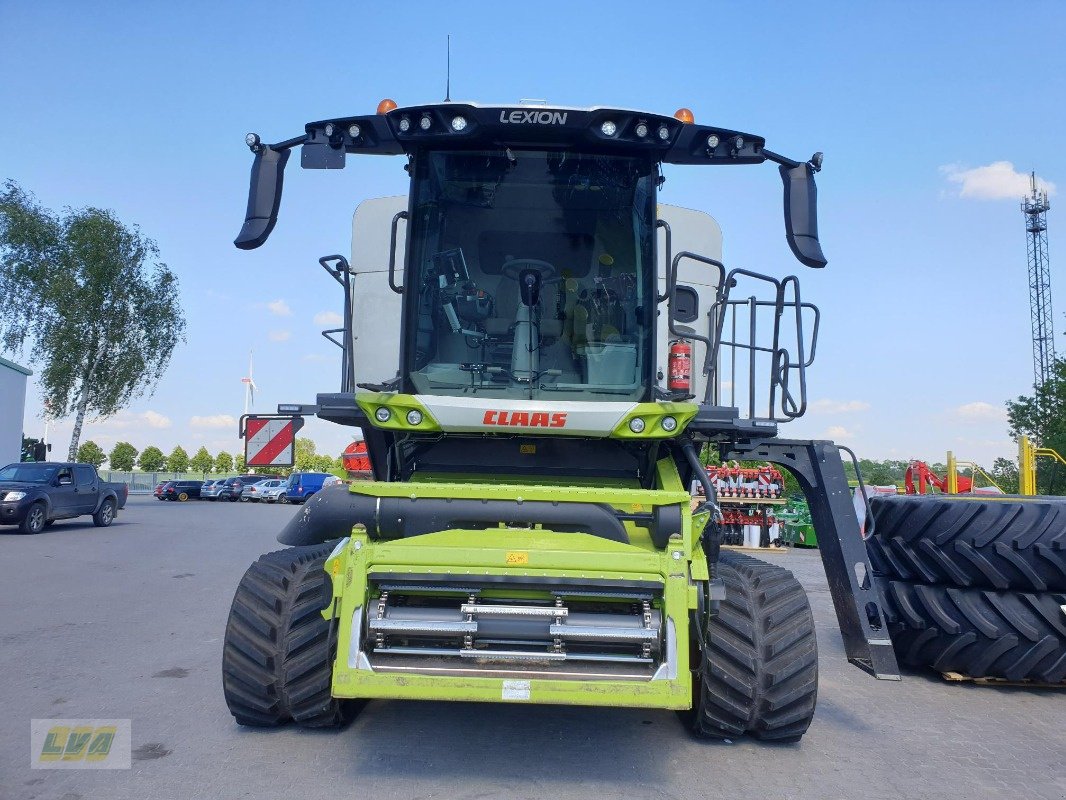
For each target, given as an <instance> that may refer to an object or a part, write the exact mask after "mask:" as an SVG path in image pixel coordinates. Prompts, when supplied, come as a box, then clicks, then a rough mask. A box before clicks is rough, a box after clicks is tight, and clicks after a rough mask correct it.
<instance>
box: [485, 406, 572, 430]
mask: <svg viewBox="0 0 1066 800" xmlns="http://www.w3.org/2000/svg"><path fill="white" fill-rule="evenodd" d="M482 422H483V423H484V424H485V425H502V426H504V427H511V428H565V427H566V414H565V413H563V412H559V411H556V412H550V411H496V410H490V411H486V412H485V418H484V419H483V420H482Z"/></svg>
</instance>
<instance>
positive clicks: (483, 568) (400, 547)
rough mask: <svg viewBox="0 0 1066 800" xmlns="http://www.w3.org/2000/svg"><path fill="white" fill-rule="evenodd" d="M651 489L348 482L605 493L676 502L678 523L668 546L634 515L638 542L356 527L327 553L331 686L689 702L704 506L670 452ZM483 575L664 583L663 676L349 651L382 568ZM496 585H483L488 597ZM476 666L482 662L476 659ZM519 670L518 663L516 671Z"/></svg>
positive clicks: (442, 696) (400, 490)
mask: <svg viewBox="0 0 1066 800" xmlns="http://www.w3.org/2000/svg"><path fill="white" fill-rule="evenodd" d="M656 484H657V487H658V488H655V489H639V488H629V487H622V486H580V487H579V486H559V485H529V484H518V483H513V484H491V483H469V482H447V483H445V482H431V481H428V480H426V477H425V476H423V478H422V480H420V481H419V482H417V483H414V482H412V483H365V484H354V485H352V487H351V491H352V492H358V493H362V494H367V495H371V496H379V497H444V498H449V497H450V498H491V499H497V500H498V499H518V498H522V499H523V500H530V501H532V500H550V501H559V502H567V501H569V502H597V503H608V504H610V505H612V506H614V507H615V508H618V509H623V510H626V511H649V510H651V509H652V507H653V506H656V505H674V504H679V505H680V506H681V510H682V521H683V524H682V533H681V535H680V536H677V535H675V536H673V537H672V538H671V540H670V542H669V544H668V546H667V547H666V548H665V549H658V548H656V547H655V546H654V545H653V544H652V541H651V538H650V536H649V535H648V532H647V530H646V529H643V528H640V527H639V526H636V525H633V524H632V523H629V522H627V523H626V528H627V530H628V532H629V534H630V540H631V541H630V543H628V544H625V543H621V542H616V541H610V540H607V539H603V538H600V537H597V536H591V535H588V534H584V533H572V532H560V531H553V530H549V529H545V528H505V527H500V528H491V529H487V530H446V531H440V532H437V533H430V534H426V535H423V536H417V537H413V538H409V539H396V540H389V541H375V540H371V539H370V538H369V537H367V535H366V533H365V532H364V531H363V530H362V528H360V527H358V526H357V527H356V528H355V529H354V530H353V532H352V535H351V537H350V538H348V539H347V540H345V541H343V542H342V543H341V545H339V546H338V548H337V550H335V551H334V553H333V554H332V555H331V556H330V558H329V559H328V560H327V562H326V565H325V569H326V572H327V574H328V575H330V576H331V578H332V585H333V603H332V604H331V605H330V606H329V607H328V608H327V609H326V611H324V612H323V614H324V616H325V617H326V618H327V619H329V618H332V617H335V618H336V619H337V623H336V624H337V658H336V661H335V663H334V668H333V687H332V691H333V694H334V696H336V697H343V698H387V699H417V700H461V701H482V702H501V701H511V702H527V703H552V704H571V705H605V706H630V707H646V708H663V709H685V708H689V707H690V705H691V702H692V676H691V673H690V665H689V617H690V611H691V610H692V609H694V608H695V607H696V584H695V583H694V581H705V580H707V566H706V562H705V560H704V558H703V555H702V551H701V550H700V547H699V544H698V538H697V537H698V533H699V532H700V531H701V530H702V527H703V525H704V524H705V523H706V521H707V514H697V515H695V517H693V515H692V514H691V512H690V510H689V494H688V493H687V492H686V491H684V488H683V487H682V485H681V481H680V479H679V477H678V474H677V470H676V467H675V465H674V464H673V462H672V461H671V460H669V459H663V460H662V461H660V462H659V464H658V465H657V476H656ZM395 572H403V573H407V574H425V575H443V574H446V575H451V576H456V575H458V576H464V577H469V578H471V579H475V580H476V579H477V578H478V577H479V576H507V575H514V576H529V577H537V578H542V579H544V582H545V583H547V584H549V585H550V584H551V581H552V579H553V578H576V579H582V580H642V581H650V582H654V583H657V584H660V585H661V586H662V600H661V604H660V602H659V601H656V603H655V605H656V607H657V608H658V609H659V611H660V612H661V614H662V617H663V628H664V630H665V631H668V635H667V638H666V644H665V648H666V651H667V652H665V653H664V659H665V661H666V662H668V664H669V668H668V669H667V670H662V669H660V672H663V673H664V674H663V675H662V676H661V677H659V678H658V679H655V680H622V679H618V678H617V677H614V676H611V677H610V679H595V678H592V679H589V678H584V679H580V680H577V679H555V678H542V677H536V676H535V675H523V676H521V677H515V676H513V675H511V676H507V677H495V676H491V677H483V676H476V677H473V676H465V675H462V674H451V675H429V674H418V673H414V672H403V673H396V672H383V671H382V672H377V671H373V670H372V669H370V668H369V665H368V664H365V663H363V664H362V665H360V662H359V660H358V659H357V658H356V659H355V660H354V661H353V660H352V656H351V655H350V654H351V653H355V652H357V651H358V649H359V648H358V643H356V645H357V646H356V647H355V648H354V649H353V648H352V636H353V624H355V621H356V620H360V619H362V616H363V615H364V614H365V609H366V608H367V607H368V605H369V604H371V603H373V602H374V601H375V598H374V597H372V596H371V584H372V583H373V580H374V576H375V575H377V574H381V573H395ZM496 592H506V593H507V594H508V595H509V596H511V597H516V596H523V594H524V595H525V596H529V597H537V596H543V594H544V593H543V592H538V591H537V590H536V589H532V590H526V592H524V593H523V592H522V591H521V590H520V589H517V590H516V589H513V588H511V589H508V588H506V586H505V587H504V588H500V589H496ZM493 593H494V592H493V590H488V591H486V592H485V596H486V597H491V596H492V595H493ZM471 666H472V667H474V665H471ZM515 671H516V672H517V671H520V670H519V669H517V668H516V670H515Z"/></svg>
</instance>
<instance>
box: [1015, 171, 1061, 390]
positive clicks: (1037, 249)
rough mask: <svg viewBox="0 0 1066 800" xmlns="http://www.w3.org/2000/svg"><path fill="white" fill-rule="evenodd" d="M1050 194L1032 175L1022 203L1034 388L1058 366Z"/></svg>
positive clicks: (1040, 384)
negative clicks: (1050, 257)
mask: <svg viewBox="0 0 1066 800" xmlns="http://www.w3.org/2000/svg"><path fill="white" fill-rule="evenodd" d="M1049 208H1051V205H1050V204H1049V203H1048V201H1047V191H1040V190H1038V189H1037V188H1036V173H1035V172H1032V173H1030V174H1029V196H1028V197H1026V198H1025V199H1024V200H1022V214H1023V215H1024V216H1025V249H1026V252H1027V254H1028V256H1029V310H1030V313H1031V314H1032V317H1033V386H1034V387H1036V386H1042V385H1043V384H1044V382H1045V381H1047V380H1048V379H1049V378H1050V377H1051V370H1052V367H1053V365H1054V363H1055V330H1054V327H1053V326H1052V314H1051V265H1050V263H1049V262H1048V255H1047V212H1048V209H1049Z"/></svg>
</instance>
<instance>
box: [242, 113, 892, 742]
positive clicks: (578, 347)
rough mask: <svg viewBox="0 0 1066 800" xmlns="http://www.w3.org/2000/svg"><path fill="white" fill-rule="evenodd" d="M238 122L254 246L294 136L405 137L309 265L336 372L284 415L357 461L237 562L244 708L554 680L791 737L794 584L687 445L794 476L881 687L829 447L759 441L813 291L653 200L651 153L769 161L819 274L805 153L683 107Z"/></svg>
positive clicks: (808, 631)
mask: <svg viewBox="0 0 1066 800" xmlns="http://www.w3.org/2000/svg"><path fill="white" fill-rule="evenodd" d="M247 143H248V145H249V147H250V148H251V150H252V152H253V153H254V162H253V167H252V179H251V189H250V196H249V201H248V213H247V218H246V220H245V224H244V227H243V229H242V230H241V233H240V235H239V236H238V238H237V240H236V245H237V246H238V247H239V248H242V249H245V250H251V249H254V248H256V247H258V246H260V245H261V244H263V242H264V241H265V240H266V238H267V237H268V236H269V235H270V233H271V231H272V230H273V228H274V226H275V223H276V221H277V216H278V210H279V206H280V201H281V189H282V175H283V172H284V168H285V164H286V161H287V160H288V157H289V154H290V152H291V151H292V149H293V148H296V147H300V149H301V158H300V161H301V165H302V166H303V167H305V168H309V169H339V168H342V167H343V166H344V165H345V161H346V157H347V156H349V155H352V156H354V155H364V154H377V155H396V156H400V157H402V158H403V160H404V162H405V168H406V170H407V171H408V173H409V174H410V180H411V186H410V192H409V194H408V195H407V196H406V197H402V198H382V199H379V200H373V201H367V202H366V203H364V204H362V205H361V206H360V207H359V209H357V210H356V213H355V217H354V219H353V249H352V257H351V261H349V260H348V259H347V258H346V257H343V256H339V255H338V256H326V257H324V258H322V259H320V262H321V264H322V266H323V267H325V269H326V270H327V271H328V272H329V273H330V275H331V276H332V277H334V278H335V279H336V280H337V282H338V283H339V284H341V286H342V288H343V290H344V315H343V320H344V323H343V326H342V327H341V328H339V329H337V330H334V331H329V332H326V333H327V335H328V336H330V337H334V338H333V340H334V342H335V343H336V344H338V345H339V346H340V347H341V353H342V355H341V382H340V383H341V385H340V391H339V392H331V393H323V394H319V395H318V396H317V400H316V402H314V403H308V404H291V405H281V406H279V407H278V416H281V417H285V416H288V417H291V418H293V419H298V418H302V417H305V416H311V415H315V416H318V417H319V418H322V419H325V420H329V421H332V422H335V423H339V424H343V425H348V426H353V427H354V428H357V429H359V431H361V434H362V437H363V438H364V439H365V441H366V444H367V451H368V454H369V456H370V461H371V466H372V470H373V475H374V479H375V480H374V481H364V482H359V483H355V484H352V485H350V486H334V487H327V488H325V489H323V491H321V492H320V493H318V495H316V496H315V497H314V498H312V499H311V500H309V501H308V503H307V504H306V505H305V506H304V507H303V508H302V509H301V510H300V512H299V513H298V514H296V515H295V516H294V517H293V519H292V521H291V522H290V523H289V524H288V526H287V527H286V528H285V529H284V530H283V531H282V532H281V534H280V535H279V537H278V539H279V541H280V542H281V543H282V544H285V545H288V546H289V547H288V548H287V549H283V550H279V551H277V552H274V553H270V554H268V555H265V556H263V557H262V558H260V559H259V560H258V561H257V562H256V563H255V564H253V565H252V566H251V567H250V568H249V570H248V571H247V573H246V574H245V576H244V578H243V579H242V580H241V583H240V585H239V587H238V590H237V594H236V597H235V598H234V601H233V607H232V611H231V613H230V618H229V623H228V625H227V629H226V637H225V647H224V663H223V681H224V688H225V696H226V701H227V703H228V706H229V709H230V711H231V712H232V714H233V716H234V717H235V718H236V720H237V721H238V722H239V723H241V724H244V725H258V726H266V725H276V724H281V723H284V722H287V721H290V720H292V721H295V722H296V723H298V724H300V725H304V726H311V727H325V726H336V725H340V724H343V723H344V722H345V721H346V720H347V719H348V718H349V717H350V715H351V713H352V711H353V709H355V708H357V707H358V706H357V704H356V703H355V702H354V701H360V700H366V699H369V698H385V699H412V700H457V701H481V702H512V703H556V704H579V705H589V706H596V705H608V706H629V707H643V708H661V709H675V710H677V711H679V712H682V713H683V717H684V718H685V719H686V720H687V724H688V725H690V726H691V728H692V729H693V730H694V731H695V732H696V733H697V734H699V735H702V736H706V737H711V738H715V737H717V738H722V737H733V736H737V735H741V734H745V733H748V734H751V735H753V736H755V737H758V738H763V739H772V740H778V741H794V740H797V739H798V738H799V737H800V736H802V735H803V733H804V732H805V731H806V730H807V728H808V726H809V725H810V723H811V720H812V717H813V714H814V707H815V697H816V691H817V669H818V656H817V649H816V641H815V629H814V624H813V620H812V617H811V612H810V608H809V605H808V602H807V597H806V594H805V592H804V590H803V589H802V587H801V586H800V584H799V583H798V582H797V581H796V579H795V578H794V577H793V576H792V575H791V573H789V572H788V571H786V570H784V569H782V568H780V567H776V566H771V565H769V564H765V563H763V562H760V561H758V560H756V559H753V558H750V557H747V556H742V555H739V554H737V553H734V552H730V551H727V550H723V549H722V548H721V546H720V528H719V524H718V522H719V519H720V510H719V508H718V505H717V502H716V497H715V493H714V488H713V486H712V485H711V483H710V481H709V480H708V478H707V475H706V473H705V471H704V469H703V467H702V466H701V464H700V460H699V455H698V454H699V452H700V450H701V448H703V447H704V446H706V445H712V446H714V447H717V449H718V451H719V454H720V457H721V458H722V459H730V460H732V459H738V460H756V461H759V462H774V463H776V464H779V465H782V466H783V467H785V468H787V469H789V470H790V471H791V472H792V473H793V474H794V475H795V476H796V478H797V479H798V481H799V484H800V486H801V487H802V489H803V491H804V492H805V495H806V497H807V500H808V503H809V505H810V513H811V517H812V520H813V523H814V524H815V525H816V526H817V529H818V533H819V546H820V553H821V556H822V559H823V563H824V565H825V570H826V574H827V576H828V580H829V587H830V591H831V593H832V598H833V602H834V606H835V609H836V613H837V618H838V620H839V623H840V630H841V634H842V636H843V640H844V645H845V650H846V653H847V657H848V659H849V660H850V661H851V662H852V663H854V664H855V665H857V666H859V667H861V668H862V669H864V670H865V671H867V672H869V673H871V674H873V675H875V676H877V677H879V678H887V679H898V670H897V667H896V660H895V656H894V654H893V651H892V645H891V641H890V639H889V637H888V634H887V630H886V626H885V616H884V613H883V611H882V605H881V597H880V595H879V592H878V590H877V589H876V588H875V587H874V586H872V585H871V579H870V574H869V569H868V564H867V558H866V551H865V548H864V545H863V542H862V539H861V537H860V533H859V524H858V520H857V519H856V514H855V511H854V510H853V508H852V503H851V497H850V493H849V492H848V484H847V478H846V476H845V474H844V469H843V464H842V461H841V456H840V452H839V450H838V448H837V447H836V446H835V445H833V444H832V443H831V442H825V441H799V440H789V439H782V438H778V435H777V434H778V429H779V426H780V425H781V424H784V423H787V422H788V421H789V420H791V419H794V418H796V417H798V416H800V415H802V414H803V413H804V411H805V409H806V404H807V399H806V371H807V368H808V367H809V366H810V365H811V363H812V362H813V358H814V351H815V341H816V338H817V331H818V310H817V308H816V307H815V306H813V305H812V304H810V303H808V302H805V301H803V300H802V299H801V297H800V288H799V281H798V280H797V278H796V277H795V276H787V277H784V278H775V277H771V276H768V275H763V274H760V273H756V272H752V271H749V270H746V269H739V268H734V269H729V268H727V267H726V266H725V265H724V263H723V262H722V259H721V253H720V252H719V250H720V246H721V239H720V232H719V231H718V228H717V225H716V223H714V221H713V220H711V219H710V217H708V216H706V215H704V214H701V213H699V212H694V211H690V210H687V209H679V208H675V207H671V206H667V205H661V204H659V201H658V197H659V190H660V188H661V186H662V184H663V181H664V177H663V171H662V170H663V167H664V166H667V167H671V168H672V166H671V165H687V166H699V165H705V166H719V165H743V164H759V163H763V162H765V161H770V162H773V163H775V164H777V165H778V167H779V170H780V174H781V177H782V180H783V184H784V212H785V227H786V240H787V242H788V244H789V246H790V248H791V250H792V252H793V253H794V255H795V256H796V257H797V258H798V259H799V261H800V262H802V263H803V264H805V265H807V266H811V267H822V266H824V265H825V263H826V261H825V258H824V257H823V255H822V251H821V247H820V245H819V242H818V237H817V224H816V208H815V207H816V190H815V184H814V174H815V173H816V172H817V171H818V170H819V169H820V168H821V160H822V158H821V154H820V153H819V154H816V155H815V156H814V157H813V158H812V159H811V160H810V161H794V160H792V159H789V158H786V157H784V156H781V155H779V154H777V153H774V152H772V151H770V150H768V149H766V147H765V141H764V140H763V139H762V138H761V137H759V136H754V135H750V134H747V133H742V132H738V131H733V130H726V129H722V128H716V127H712V126H706V125H699V124H696V123H695V122H694V121H693V120H692V115H691V114H690V113H689V112H687V111H685V110H682V111H680V112H678V114H676V115H674V116H663V115H658V114H650V113H644V112H635V111H627V110H621V109H613V108H592V109H573V108H553V107H547V106H544V105H517V106H481V105H476V104H465V103H442V104H432V105H424V106H416V107H406V108H397V107H396V105H395V103H392V102H391V101H383V103H382V105H381V106H380V107H379V110H378V113H376V114H368V115H360V116H354V117H344V118H338V119H331V120H323V121H320V122H314V123H310V124H308V125H307V126H305V129H304V133H303V134H301V135H300V136H298V137H295V138H292V139H289V140H287V141H282V142H280V143H278V144H273V145H268V144H265V143H263V142H262V141H261V140H260V138H259V137H258V136H256V135H255V134H249V136H248V138H247ZM401 229H402V230H401ZM679 245H680V246H679ZM697 247H701V248H702V249H703V252H701V253H697V252H694V250H695V249H696V248H697ZM756 290H762V291H763V294H765V297H766V299H757V296H756V294H755V292H756ZM275 418H276V417H275ZM268 449H269V448H268ZM271 455H274V456H277V452H276V451H275V450H271ZM697 481H698V482H699V483H700V484H701V485H702V486H703V487H704V491H705V497H706V498H707V500H706V502H704V503H703V504H702V505H700V506H698V507H696V508H694V509H693V508H692V506H691V503H690V497H691V487H692V486H693V485H694V482H697Z"/></svg>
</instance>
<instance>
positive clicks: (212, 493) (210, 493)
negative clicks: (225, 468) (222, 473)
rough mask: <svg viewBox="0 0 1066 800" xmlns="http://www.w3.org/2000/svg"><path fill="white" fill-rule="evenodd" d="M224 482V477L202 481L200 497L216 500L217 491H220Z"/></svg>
mask: <svg viewBox="0 0 1066 800" xmlns="http://www.w3.org/2000/svg"><path fill="white" fill-rule="evenodd" d="M225 482H226V479H225V478H217V479H215V480H209V481H204V483H203V486H201V487H200V499H201V500H217V499H218V493H219V492H221V491H222V484H224V483H225Z"/></svg>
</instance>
